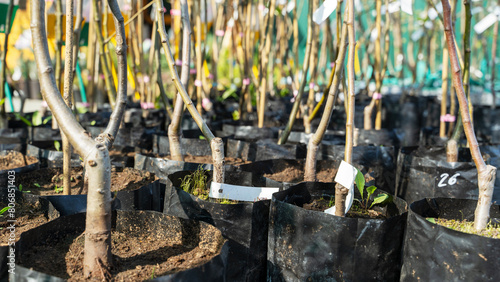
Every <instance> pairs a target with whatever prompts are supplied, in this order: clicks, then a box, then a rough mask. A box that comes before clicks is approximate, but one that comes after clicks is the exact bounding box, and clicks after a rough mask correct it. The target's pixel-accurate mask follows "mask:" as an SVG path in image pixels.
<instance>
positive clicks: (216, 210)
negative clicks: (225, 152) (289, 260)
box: [163, 171, 281, 281]
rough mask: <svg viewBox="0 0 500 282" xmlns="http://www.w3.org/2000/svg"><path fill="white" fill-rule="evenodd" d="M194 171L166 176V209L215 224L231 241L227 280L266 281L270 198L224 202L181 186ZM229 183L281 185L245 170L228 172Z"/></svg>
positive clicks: (225, 276)
mask: <svg viewBox="0 0 500 282" xmlns="http://www.w3.org/2000/svg"><path fill="white" fill-rule="evenodd" d="M190 173H192V171H181V172H176V173H173V174H171V175H169V176H168V179H167V180H166V192H165V208H164V211H163V212H164V213H165V214H169V215H174V216H178V217H181V218H189V219H196V220H200V221H204V222H207V223H210V224H213V225H214V226H215V227H217V228H219V229H220V230H221V231H222V235H223V236H224V237H226V238H228V239H230V241H229V253H228V262H229V264H228V265H227V269H226V270H225V273H224V281H265V277H266V256H267V229H268V219H269V204H270V201H269V200H264V201H262V200H261V201H256V202H243V203H238V204H220V203H216V202H210V201H204V200H201V199H199V198H198V197H196V196H193V195H191V194H189V193H186V192H184V191H183V190H182V189H179V188H178V187H180V184H181V179H182V178H183V177H184V176H185V175H187V174H190ZM225 183H226V184H235V185H244V186H257V187H280V186H281V185H280V183H278V182H275V181H272V180H270V179H266V178H264V177H260V176H257V175H255V174H252V173H245V172H226V178H225Z"/></svg>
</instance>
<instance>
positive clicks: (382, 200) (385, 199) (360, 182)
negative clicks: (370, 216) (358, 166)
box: [354, 170, 392, 211]
mask: <svg viewBox="0 0 500 282" xmlns="http://www.w3.org/2000/svg"><path fill="white" fill-rule="evenodd" d="M354 182H355V183H356V186H357V187H358V190H359V194H361V201H359V202H360V204H361V208H362V209H363V210H365V211H366V210H368V209H371V208H372V207H373V206H374V205H384V204H388V203H390V202H392V196H391V195H388V194H385V193H380V194H378V195H377V196H376V197H374V198H373V200H372V203H371V204H370V197H371V196H372V195H373V194H374V193H375V191H376V190H377V187H375V186H369V187H367V188H365V177H364V176H363V173H361V171H359V170H358V173H357V174H356V177H355V179H354ZM365 191H366V197H365Z"/></svg>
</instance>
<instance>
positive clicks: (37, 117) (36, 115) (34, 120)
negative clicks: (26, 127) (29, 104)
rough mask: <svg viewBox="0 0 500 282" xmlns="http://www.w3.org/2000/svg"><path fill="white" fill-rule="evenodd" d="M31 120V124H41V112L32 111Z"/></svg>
mask: <svg viewBox="0 0 500 282" xmlns="http://www.w3.org/2000/svg"><path fill="white" fill-rule="evenodd" d="M31 121H32V123H33V126H39V125H41V124H42V122H43V117H42V113H40V112H39V111H36V112H34V113H33V117H31Z"/></svg>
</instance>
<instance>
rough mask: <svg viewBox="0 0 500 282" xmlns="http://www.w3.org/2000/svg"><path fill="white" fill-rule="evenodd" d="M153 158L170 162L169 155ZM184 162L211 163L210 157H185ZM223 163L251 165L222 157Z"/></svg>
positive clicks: (236, 159)
mask: <svg viewBox="0 0 500 282" xmlns="http://www.w3.org/2000/svg"><path fill="white" fill-rule="evenodd" d="M154 157H156V158H165V159H168V160H172V158H171V157H170V155H167V156H159V155H154ZM184 161H185V162H187V163H195V164H212V163H213V159H212V156H193V155H185V156H184ZM224 163H225V164H227V165H241V164H247V163H251V162H250V161H244V160H243V159H240V158H231V157H224Z"/></svg>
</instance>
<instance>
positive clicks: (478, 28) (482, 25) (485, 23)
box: [474, 7, 500, 34]
mask: <svg viewBox="0 0 500 282" xmlns="http://www.w3.org/2000/svg"><path fill="white" fill-rule="evenodd" d="M498 13H500V7H496V8H495V11H494V12H493V13H490V14H488V15H487V16H486V17H484V18H483V19H482V20H481V21H479V22H478V23H477V24H476V25H474V31H475V32H476V33H477V34H481V33H483V32H484V31H485V30H487V29H488V28H489V27H490V26H492V25H493V24H494V23H495V22H496V21H498Z"/></svg>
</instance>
